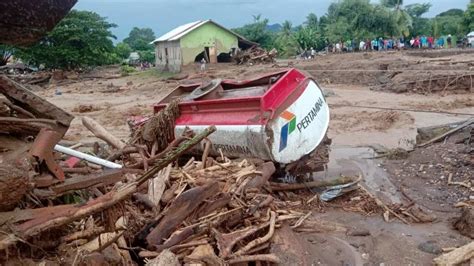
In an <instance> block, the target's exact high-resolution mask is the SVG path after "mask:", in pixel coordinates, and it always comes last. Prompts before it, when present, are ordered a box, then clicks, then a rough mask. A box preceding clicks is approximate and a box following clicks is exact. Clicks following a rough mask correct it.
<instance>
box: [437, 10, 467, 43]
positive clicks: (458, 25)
mask: <svg viewBox="0 0 474 266" xmlns="http://www.w3.org/2000/svg"><path fill="white" fill-rule="evenodd" d="M463 15H464V12H462V13H459V12H458V11H457V10H455V9H450V10H448V11H445V12H442V13H440V14H438V15H437V16H436V17H435V18H433V23H436V24H437V27H438V34H439V35H441V36H442V35H448V34H451V35H454V36H458V37H462V36H464V35H465V34H466V33H465V32H464V27H463V22H464V17H463Z"/></svg>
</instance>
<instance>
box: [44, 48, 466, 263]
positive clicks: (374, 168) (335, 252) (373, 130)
mask: <svg viewBox="0 0 474 266" xmlns="http://www.w3.org/2000/svg"><path fill="white" fill-rule="evenodd" d="M446 56H449V57H451V59H450V61H451V62H458V61H466V60H467V59H473V60H472V61H474V57H473V56H474V53H471V52H469V53H461V54H446V55H443V54H441V55H438V54H435V55H433V54H431V53H429V54H428V55H424V54H422V53H421V54H410V53H406V52H403V53H401V52H388V53H369V54H362V53H361V54H343V55H328V56H324V57H317V58H316V59H315V60H311V61H294V62H292V63H294V64H295V67H298V68H301V69H304V70H306V71H308V72H309V73H310V74H312V75H313V76H314V77H315V79H316V80H317V81H318V82H319V83H320V84H321V86H322V87H323V89H324V90H325V92H326V95H327V100H328V102H329V104H330V105H331V118H332V121H331V126H330V130H329V136H330V137H331V138H332V139H333V145H332V152H331V155H330V160H331V161H330V164H329V166H328V170H327V171H326V172H324V173H318V174H317V175H316V178H325V177H331V176H338V175H341V174H344V175H359V174H361V175H362V176H363V177H364V181H363V184H364V186H365V187H367V188H368V189H369V190H370V191H371V192H372V193H373V194H375V195H376V196H377V197H379V198H381V199H383V200H384V202H386V203H387V204H389V203H400V202H404V201H406V200H407V199H406V198H405V196H404V195H403V193H405V192H406V193H407V194H409V196H410V197H411V199H412V200H413V201H415V202H416V203H417V204H418V205H420V206H422V208H423V209H424V210H425V211H426V212H427V213H429V214H431V215H433V216H435V217H436V220H435V222H433V223H427V224H411V225H406V224H403V223H402V222H400V221H398V220H392V221H391V222H390V223H387V222H385V221H384V220H383V218H382V217H381V215H372V216H366V215H362V214H359V213H354V212H347V211H343V210H342V209H340V208H329V209H328V208H326V209H324V211H317V210H315V211H314V212H313V214H314V215H315V216H317V217H319V218H321V219H323V220H327V221H335V222H338V223H341V224H344V225H346V226H348V227H350V228H353V229H354V230H356V229H357V230H368V231H369V234H368V235H366V236H347V235H344V234H314V233H313V234H308V233H299V234H296V236H295V235H291V236H287V237H288V238H291V239H292V241H296V243H294V244H292V245H289V246H288V247H287V248H285V247H283V248H282V250H283V251H282V252H284V254H285V256H286V259H285V261H286V264H288V265H290V264H292V265H295V264H298V263H299V264H302V263H303V262H304V263H303V264H306V265H311V264H313V265H316V264H321V265H337V264H339V265H358V264H366V263H367V264H368V265H427V264H428V265H429V264H430V263H431V261H432V259H433V258H434V257H436V256H437V255H436V254H437V253H439V252H440V249H441V248H445V247H457V246H460V245H463V244H466V243H468V242H469V241H472V240H470V239H469V238H466V237H464V236H462V235H460V234H459V233H458V232H457V231H455V230H453V229H452V228H451V223H452V219H453V218H454V217H457V216H459V214H460V210H459V209H456V208H454V207H453V204H455V203H456V202H457V201H460V200H464V199H466V197H467V198H469V196H470V195H473V193H472V191H470V190H469V189H467V188H463V187H450V188H449V189H448V190H447V191H444V190H445V188H446V187H447V184H446V181H445V180H446V174H441V172H440V171H439V169H438V168H437V167H439V166H438V165H437V164H438V163H442V161H439V160H438V161H433V162H430V160H432V158H433V157H430V156H431V155H430V154H431V152H430V151H429V150H428V151H427V154H423V155H422V154H421V152H420V154H418V156H411V157H409V158H407V159H405V160H397V161H391V160H388V161H383V160H380V159H370V158H371V157H374V156H376V153H375V152H374V150H373V149H371V148H370V147H374V146H379V145H382V146H385V147H387V148H397V147H401V148H411V147H413V144H414V140H415V137H416V128H417V127H425V126H432V125H438V124H443V123H450V122H455V121H461V120H465V119H467V118H469V116H468V115H465V114H474V104H473V103H474V93H473V92H472V91H466V90H464V89H463V90H461V91H456V90H453V91H452V92H451V91H448V93H430V92H425V93H424V94H419V93H414V92H408V93H403V94H396V93H392V92H389V91H390V90H382V91H380V90H377V91H374V90H372V89H373V88H374V86H377V85H379V84H381V82H384V81H386V80H384V79H386V78H387V73H385V72H380V71H379V70H399V69H403V70H410V71H409V72H408V71H405V72H403V75H410V78H413V77H416V76H417V75H418V74H420V73H423V75H426V73H428V72H427V71H428V70H432V72H431V73H432V75H435V74H439V73H443V72H444V71H451V72H456V71H459V70H462V71H466V70H467V71H472V68H471V69H470V68H466V65H462V64H460V63H454V64H444V63H446V62H447V61H446V60H444V61H443V60H440V61H430V60H431V59H433V58H434V59H439V58H445V57H446ZM287 63H288V61H282V62H279V65H286V64H287ZM461 65H462V66H461ZM460 66H461V67H460ZM277 70H280V68H275V67H272V66H271V65H265V66H258V65H257V66H234V65H226V64H223V65H218V66H210V69H209V70H208V71H207V72H206V75H204V77H201V76H202V75H200V74H199V70H198V68H197V67H191V68H190V69H188V70H186V71H185V74H188V75H189V76H190V77H192V78H193V80H194V81H200V80H201V79H208V78H217V77H219V78H232V77H236V78H240V79H243V78H248V77H251V76H254V75H258V74H259V73H265V72H271V71H277ZM333 70H344V71H333ZM352 70H357V71H355V72H353V71H352ZM361 70H366V71H361ZM370 70H373V71H370ZM110 72H113V73H118V68H116V69H102V70H97V73H96V75H97V76H100V75H101V73H110ZM104 75H105V74H104ZM398 75H402V74H398ZM167 77H169V75H163V74H158V73H157V72H156V71H153V70H149V71H140V72H137V73H134V74H132V75H130V76H127V77H121V78H116V79H101V78H96V79H92V80H91V79H89V80H77V81H73V82H71V83H69V84H68V85H60V86H59V88H60V91H61V92H62V95H55V94H54V92H55V90H56V89H57V87H58V86H57V85H50V86H49V87H48V88H46V89H41V90H36V92H37V93H39V94H40V95H42V96H44V97H46V98H47V99H48V100H50V101H51V102H53V103H54V104H56V105H58V106H60V107H62V108H64V109H66V110H68V111H70V112H71V113H73V114H74V115H75V116H76V119H75V120H74V121H73V124H72V126H71V128H70V130H69V131H68V133H67V136H66V139H68V140H71V141H75V142H83V143H87V142H92V141H95V138H93V136H92V134H91V133H90V132H88V131H87V130H86V129H85V128H84V127H83V126H82V125H81V122H80V119H81V117H83V116H90V117H92V118H94V119H96V120H97V121H98V122H100V123H101V124H102V125H103V126H104V127H106V128H107V129H108V130H110V131H111V132H112V133H113V134H115V135H116V136H118V137H120V138H122V139H124V140H126V139H127V138H128V134H129V130H128V126H127V123H126V121H127V118H129V117H130V116H140V115H149V114H151V111H152V108H151V105H152V104H153V103H155V102H157V101H158V100H160V99H161V98H162V97H163V96H164V95H166V94H167V93H169V92H170V91H171V90H172V89H173V88H174V87H176V85H177V84H178V83H179V82H185V81H172V80H166V78H167ZM399 77H402V76H399ZM367 107H371V108H367ZM377 107H381V108H389V109H390V108H393V110H388V109H383V110H378V109H373V108H377ZM408 109H409V110H410V111H406V110H408ZM416 110H417V111H416ZM423 110H424V111H449V112H451V113H462V115H461V114H458V115H456V114H447V113H436V112H420V111H423ZM445 148H446V149H449V147H445ZM441 149H443V147H441ZM420 164H423V165H425V166H424V169H421V170H420V166H419V165H420ZM451 167H452V168H450V170H449V171H455V170H456V169H457V168H456V165H454V166H451ZM427 169H428V170H429V171H428V170H427ZM472 169H473V168H472V165H471V168H469V169H467V171H470V170H472ZM470 174H471V176H469V174H468V175H467V178H470V179H471V181H472V179H473V176H472V171H471V172H470ZM441 175H444V177H445V178H442V177H441ZM401 186H403V187H405V189H406V190H408V191H401V189H400V187H401ZM452 190H460V191H461V192H460V193H459V192H456V193H455V194H456V197H454V196H453V197H450V193H451V192H452ZM402 192H403V193H402ZM453 193H454V192H453ZM459 195H461V196H459ZM289 234H292V233H289ZM298 247H300V248H298ZM295 249H296V251H295ZM382 263H383V264H382Z"/></svg>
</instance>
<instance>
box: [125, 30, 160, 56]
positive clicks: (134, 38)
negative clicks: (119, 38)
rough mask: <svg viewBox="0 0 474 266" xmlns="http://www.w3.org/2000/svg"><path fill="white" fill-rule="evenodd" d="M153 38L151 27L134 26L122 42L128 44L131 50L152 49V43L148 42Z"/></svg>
mask: <svg viewBox="0 0 474 266" xmlns="http://www.w3.org/2000/svg"><path fill="white" fill-rule="evenodd" d="M155 39H156V38H155V33H154V32H153V30H152V29H150V28H137V27H134V28H133V29H132V30H131V31H130V33H129V34H128V37H127V38H125V39H124V40H123V42H124V43H126V44H128V45H129V46H130V48H132V50H133V51H146V50H153V45H152V44H150V43H151V42H152V41H154V40H155Z"/></svg>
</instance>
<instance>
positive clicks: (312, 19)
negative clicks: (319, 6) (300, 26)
mask: <svg viewBox="0 0 474 266" xmlns="http://www.w3.org/2000/svg"><path fill="white" fill-rule="evenodd" d="M304 24H305V25H306V27H309V28H311V29H313V30H314V31H317V30H318V28H319V27H318V25H319V24H318V17H317V16H316V14H314V13H309V15H308V16H306V21H305V23H304Z"/></svg>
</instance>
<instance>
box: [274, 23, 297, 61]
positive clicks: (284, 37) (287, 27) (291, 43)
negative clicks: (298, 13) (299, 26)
mask: <svg viewBox="0 0 474 266" xmlns="http://www.w3.org/2000/svg"><path fill="white" fill-rule="evenodd" d="M273 45H274V47H275V48H277V50H278V51H279V54H280V55H281V56H283V57H290V56H294V55H296V54H297V53H298V44H297V43H296V41H295V38H294V33H293V25H292V24H291V22H290V21H288V20H286V21H285V22H283V24H282V29H281V31H280V32H279V33H278V36H277V38H276V39H275V41H274V44H273Z"/></svg>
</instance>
